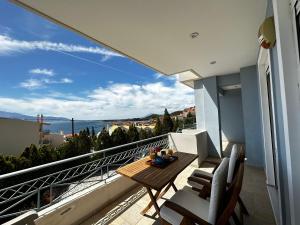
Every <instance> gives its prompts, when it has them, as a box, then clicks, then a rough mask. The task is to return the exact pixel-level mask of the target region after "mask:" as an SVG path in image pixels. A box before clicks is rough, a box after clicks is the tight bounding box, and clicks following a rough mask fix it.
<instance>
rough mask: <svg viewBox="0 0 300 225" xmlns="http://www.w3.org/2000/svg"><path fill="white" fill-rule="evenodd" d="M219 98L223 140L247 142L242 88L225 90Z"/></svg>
mask: <svg viewBox="0 0 300 225" xmlns="http://www.w3.org/2000/svg"><path fill="white" fill-rule="evenodd" d="M224 77H226V76H224ZM219 99H220V114H221V132H222V140H226V141H230V142H237V143H245V135H244V121H243V109H242V97H241V90H240V89H237V90H232V91H225V93H224V95H223V96H220V97H219Z"/></svg>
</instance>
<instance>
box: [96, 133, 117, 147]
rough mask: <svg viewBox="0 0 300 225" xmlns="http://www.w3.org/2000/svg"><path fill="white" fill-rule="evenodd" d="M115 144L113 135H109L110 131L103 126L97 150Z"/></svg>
mask: <svg viewBox="0 0 300 225" xmlns="http://www.w3.org/2000/svg"><path fill="white" fill-rule="evenodd" d="M112 146H113V143H112V139H111V136H110V135H109V133H108V131H107V130H106V129H105V128H103V129H102V131H101V133H100V134H99V136H98V138H97V142H96V150H97V151H99V150H102V149H106V148H110V147H112Z"/></svg>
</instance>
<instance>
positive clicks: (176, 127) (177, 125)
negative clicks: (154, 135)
mask: <svg viewBox="0 0 300 225" xmlns="http://www.w3.org/2000/svg"><path fill="white" fill-rule="evenodd" d="M173 124H174V127H173V131H174V132H176V131H177V129H178V128H179V119H178V117H177V116H176V119H175V120H173Z"/></svg>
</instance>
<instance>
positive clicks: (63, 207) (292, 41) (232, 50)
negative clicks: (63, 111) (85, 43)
mask: <svg viewBox="0 0 300 225" xmlns="http://www.w3.org/2000/svg"><path fill="white" fill-rule="evenodd" d="M12 2H15V3H17V4H18V5H20V6H22V7H24V8H25V9H27V10H30V11H32V12H34V13H37V14H39V15H41V16H43V17H45V18H47V19H50V20H52V21H53V22H55V23H58V24H60V25H62V26H64V27H66V28H68V29H70V30H73V31H74V32H77V33H79V34H81V35H84V36H85V37H87V38H89V39H91V40H93V41H95V42H97V43H101V44H103V45H104V46H107V47H109V48H111V49H114V50H116V51H117V52H119V53H121V54H124V55H126V56H127V57H130V58H132V59H134V60H136V61H138V62H140V63H142V64H144V65H147V66H149V67H151V68H153V69H155V70H157V71H160V72H161V73H163V74H165V75H168V76H169V75H173V74H179V80H180V81H181V82H182V83H184V84H186V85H187V86H189V87H191V88H193V89H194V93H195V104H196V118H197V132H198V133H196V132H195V131H193V132H194V133H184V132H183V133H182V134H176V135H177V136H178V135H181V136H180V138H176V140H177V141H178V142H177V143H175V146H180V148H177V150H178V151H189V152H191V151H192V152H193V153H198V154H200V155H201V156H202V155H203V153H205V154H206V153H207V154H208V155H209V156H212V157H216V158H218V157H222V156H226V149H227V147H226V146H227V144H228V142H231V143H233V142H240V143H244V144H245V146H246V157H247V161H246V171H245V177H244V181H245V182H244V185H243V188H242V193H243V194H244V195H243V197H245V198H247V199H248V201H247V202H246V205H247V206H248V207H250V208H251V213H250V216H248V217H246V218H245V221H246V223H247V224H278V225H298V224H300V213H299V209H300V194H299V190H300V177H299V174H298V172H299V171H300V151H299V146H300V138H299V134H300V113H299V111H300V101H299V96H300V93H299V92H300V91H299V77H300V73H299V71H300V63H299V55H300V54H299V53H300V52H299V49H300V48H299V43H300V41H299V40H300V36H299V31H300V21H299V1H298V0H285V1H283V0H244V1H240V0H228V1H193V0H187V1H180V0H169V1H168V0H166V1H143V2H142V3H141V2H140V1H88V2H86V1H84V2H83V1H72V4H71V3H70V1H38V0H13V1H12ZM257 34H259V37H257ZM275 40H276V42H275ZM172 135H173V136H174V134H170V136H171V137H172ZM151 140H152V141H153V139H151ZM173 140H174V139H173ZM148 141H149V140H148ZM153 142H154V141H153ZM154 143H156V144H157V142H154ZM173 144H174V143H173ZM146 146H147V145H146ZM145 148H146V147H145ZM206 150H207V152H206ZM127 153H128V154H129V153H130V151H128V152H127ZM119 156H120V155H119ZM82 157H83V156H82ZM89 157H90V156H89ZM107 159H109V160H111V159H112V157H110V158H109V157H107ZM115 160H116V161H117V158H116V159H115ZM129 160H130V158H129ZM60 163H63V162H60ZM114 163H115V162H114ZM199 164H200V163H199ZM95 165H99V164H93V166H95ZM112 165H114V164H112ZM102 166H103V165H100V166H99V168H102ZM105 166H107V165H105ZM198 166H199V165H198ZM86 167H87V166H86V165H85V167H84V168H86ZM70 171H71V168H70ZM101 171H102V170H101ZM247 171H248V172H249V171H252V173H251V172H250V173H247ZM22 173H25V172H22ZM7 176H10V177H13V176H15V174H8V175H6V177H7ZM49 176H50V175H49ZM1 178H2V179H3V177H1V176H0V179H1ZM181 178H182V179H181V181H183V180H184V179H183V177H181ZM184 178H185V180H186V179H187V177H184ZM110 179H111V177H110ZM130 181H131V180H130ZM130 181H129V180H128V179H125V178H124V177H117V178H116V179H115V180H114V181H112V180H109V182H106V180H105V183H106V185H103V186H101V187H100V186H98V187H97V188H95V186H94V187H89V188H90V189H86V190H85V192H84V193H82V195H79V194H77V195H76V196H75V197H74V198H73V199H71V200H70V202H68V203H60V205H55V204H53V205H51V207H49V208H50V209H48V211H46V210H41V209H40V208H37V210H38V211H39V214H35V216H36V217H37V216H39V224H47V222H48V224H49V222H50V221H51V222H52V223H55V224H64V225H68V224H82V223H84V224H92V223H93V218H95V217H97V216H99V218H101V215H102V214H101V213H102V212H103V211H101V209H103V207H104V205H105V206H107V205H113V204H114V202H115V201H117V200H118V199H120V196H121V197H124V193H127V192H129V191H130V190H132V187H133V185H135V183H134V182H133V183H131V182H130ZM18 185H21V184H18ZM108 187H110V188H108ZM45 188H46V187H45ZM39 190H40V189H39ZM39 190H37V193H39V192H38V191H39ZM264 190H265V192H263V193H262V192H261V191H264ZM126 191H127V192H126ZM158 193H159V192H158ZM15 195H20V196H21V197H22V196H23V195H22V194H21V193H14V196H15ZM14 196H13V197H14ZM150 196H151V195H150ZM157 196H159V194H157ZM152 198H154V197H152ZM195 198H197V197H196V196H195ZM133 199H134V198H133ZM135 200H136V199H134V200H132V201H133V202H135ZM6 201H9V200H6ZM144 203H145V202H144ZM269 204H271V206H272V207H269V208H270V211H268V210H266V209H267V208H268V206H269ZM133 205H134V206H133V207H132V208H126V209H127V210H129V211H125V210H124V209H120V211H122V210H123V211H122V213H119V214H118V213H116V214H117V215H121V216H120V218H121V219H119V220H118V219H116V221H118V222H120V221H121V222H120V223H121V224H146V222H147V223H149V224H153V223H155V220H156V219H157V217H155V215H154V216H153V218H154V219H153V218H149V217H147V218H144V217H141V215H140V214H139V212H138V211H137V210H138V209H141V207H140V203H139V204H134V203H133ZM150 206H151V204H150ZM155 206H156V208H159V207H158V206H157V205H155ZM194 206H195V205H193V206H192V205H190V207H191V208H194ZM157 210H159V209H157ZM124 211H125V212H124ZM267 211H268V212H267ZM91 212H97V213H98V214H92V213H91ZM126 212H127V213H126ZM123 213H124V214H123ZM181 213H182V212H181ZM112 214H113V213H112ZM204 214H205V213H204ZM122 215H123V217H122ZM273 215H274V217H275V218H274V217H273ZM204 216H208V215H207V213H206V214H205V215H204ZM186 217H188V216H186ZM190 217H192V216H191V215H190ZM87 218H89V220H87ZM177 218H178V217H177ZM180 218H181V217H180ZM109 219H110V220H108V221H111V220H112V218H109ZM99 220H100V219H99ZM149 220H150V222H149ZM122 221H123V223H122ZM89 222H90V223H89ZM100 222H101V220H100ZM96 223H97V221H96ZM120 223H119V224H120ZM115 224H118V223H117V222H116V223H115ZM205 224H207V223H205Z"/></svg>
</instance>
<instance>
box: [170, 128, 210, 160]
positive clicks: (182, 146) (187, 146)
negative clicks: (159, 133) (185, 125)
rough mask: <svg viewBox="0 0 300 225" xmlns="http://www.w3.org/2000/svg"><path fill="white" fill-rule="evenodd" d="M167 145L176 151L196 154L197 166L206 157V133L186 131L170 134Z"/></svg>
mask: <svg viewBox="0 0 300 225" xmlns="http://www.w3.org/2000/svg"><path fill="white" fill-rule="evenodd" d="M169 143H170V147H171V148H174V149H175V150H176V151H179V152H187V153H192V154H198V155H199V157H198V166H200V164H201V163H202V161H203V160H205V159H206V158H207V156H208V149H207V132H206V131H200V130H193V131H191V130H187V131H183V133H170V136H169Z"/></svg>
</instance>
